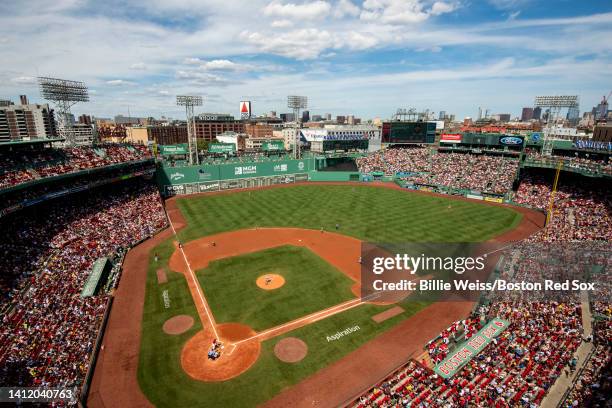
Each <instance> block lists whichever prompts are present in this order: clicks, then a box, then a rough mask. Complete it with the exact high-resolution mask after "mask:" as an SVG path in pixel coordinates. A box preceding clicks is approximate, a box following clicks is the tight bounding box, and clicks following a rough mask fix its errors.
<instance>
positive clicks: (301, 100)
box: [287, 95, 308, 159]
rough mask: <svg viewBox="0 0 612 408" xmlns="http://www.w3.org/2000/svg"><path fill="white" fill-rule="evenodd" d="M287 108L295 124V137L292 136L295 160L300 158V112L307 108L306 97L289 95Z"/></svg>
mask: <svg viewBox="0 0 612 408" xmlns="http://www.w3.org/2000/svg"><path fill="white" fill-rule="evenodd" d="M287 107H288V108H291V109H293V119H294V120H295V124H296V130H295V135H294V136H293V137H294V139H293V158H295V159H297V158H299V157H300V146H299V142H300V138H299V133H300V131H299V129H300V128H301V123H300V110H301V109H306V108H307V107H308V98H307V97H306V96H297V95H289V96H288V97H287Z"/></svg>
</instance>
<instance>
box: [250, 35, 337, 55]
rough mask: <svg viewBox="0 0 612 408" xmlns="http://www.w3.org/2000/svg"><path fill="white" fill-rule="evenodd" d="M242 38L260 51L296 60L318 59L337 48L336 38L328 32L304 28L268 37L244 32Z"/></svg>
mask: <svg viewBox="0 0 612 408" xmlns="http://www.w3.org/2000/svg"><path fill="white" fill-rule="evenodd" d="M240 37H241V38H242V39H243V40H245V41H247V42H248V43H250V44H252V45H255V46H257V47H258V48H259V50H260V51H262V52H266V53H273V54H277V55H283V56H285V57H290V58H296V59H300V60H301V59H310V58H316V57H317V56H319V54H321V52H322V51H323V50H325V49H327V48H329V47H333V46H335V44H334V38H333V37H332V35H331V34H330V33H329V32H328V31H326V30H318V29H315V28H304V29H300V30H293V31H289V32H286V33H281V34H275V35H267V34H262V33H259V32H254V33H250V32H248V31H244V32H243V33H241V35H240Z"/></svg>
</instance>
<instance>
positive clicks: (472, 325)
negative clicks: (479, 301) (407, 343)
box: [427, 314, 482, 364]
mask: <svg viewBox="0 0 612 408" xmlns="http://www.w3.org/2000/svg"><path fill="white" fill-rule="evenodd" d="M480 329H482V318H481V316H480V315H478V314H471V315H470V316H469V317H467V318H466V319H463V320H458V321H456V322H453V324H451V325H450V326H449V327H448V328H446V329H444V330H443V331H442V333H440V335H439V336H438V337H436V338H435V339H432V340H430V341H429V342H428V343H427V352H428V353H429V357H430V358H431V361H432V362H433V363H434V364H438V363H441V362H442V361H443V360H444V359H445V358H446V356H447V355H448V352H449V350H450V348H451V346H453V345H455V344H457V343H458V342H459V341H463V340H469V339H470V338H471V337H472V336H474V334H476V332H478V330H480Z"/></svg>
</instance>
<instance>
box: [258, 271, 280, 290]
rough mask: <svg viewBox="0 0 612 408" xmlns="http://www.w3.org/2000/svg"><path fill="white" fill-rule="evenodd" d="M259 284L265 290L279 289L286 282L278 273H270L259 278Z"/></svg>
mask: <svg viewBox="0 0 612 408" xmlns="http://www.w3.org/2000/svg"><path fill="white" fill-rule="evenodd" d="M255 283H257V286H259V287H260V288H261V289H264V290H274V289H278V288H280V287H281V286H283V285H284V284H285V278H283V277H282V276H281V275H278V274H276V273H268V274H265V275H261V276H260V277H259V278H257V281H256V282H255Z"/></svg>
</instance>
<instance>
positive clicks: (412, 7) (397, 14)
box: [360, 0, 456, 25]
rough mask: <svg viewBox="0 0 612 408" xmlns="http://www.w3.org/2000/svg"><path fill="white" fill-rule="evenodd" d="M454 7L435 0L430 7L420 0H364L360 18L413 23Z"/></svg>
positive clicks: (394, 22) (384, 21) (451, 4)
mask: <svg viewBox="0 0 612 408" xmlns="http://www.w3.org/2000/svg"><path fill="white" fill-rule="evenodd" d="M455 9H456V5H455V4H454V3H445V2H441V1H436V2H435V3H433V5H432V6H431V8H427V7H426V3H424V2H423V1H422V0H365V1H364V2H363V10H362V12H361V15H360V17H361V19H362V20H365V21H373V22H374V21H376V22H382V23H385V24H397V25H405V24H415V23H421V22H423V21H426V20H427V19H429V17H431V16H439V15H441V14H445V13H450V12H452V11H454V10H455Z"/></svg>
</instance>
